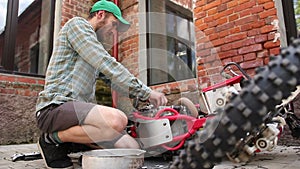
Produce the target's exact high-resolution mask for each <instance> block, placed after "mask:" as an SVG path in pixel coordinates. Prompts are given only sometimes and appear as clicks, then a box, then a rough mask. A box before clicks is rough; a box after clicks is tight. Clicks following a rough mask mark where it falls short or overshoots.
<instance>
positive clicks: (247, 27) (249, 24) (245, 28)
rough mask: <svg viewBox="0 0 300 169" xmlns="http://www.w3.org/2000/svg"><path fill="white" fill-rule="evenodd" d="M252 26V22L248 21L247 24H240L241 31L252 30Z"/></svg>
mask: <svg viewBox="0 0 300 169" xmlns="http://www.w3.org/2000/svg"><path fill="white" fill-rule="evenodd" d="M252 28H253V24H252V23H248V24H245V25H242V26H241V32H247V31H249V30H252Z"/></svg>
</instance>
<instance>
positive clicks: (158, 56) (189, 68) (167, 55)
mask: <svg viewBox="0 0 300 169" xmlns="http://www.w3.org/2000/svg"><path fill="white" fill-rule="evenodd" d="M150 1H151V2H150ZM147 25H148V26H147V29H148V30H147V32H148V35H147V50H148V61H147V63H148V65H147V67H148V72H147V74H148V85H155V84H161V83H167V82H174V81H180V80H185V79H190V78H195V77H196V68H195V65H196V63H195V52H194V27H193V19H192V12H191V11H190V10H187V9H185V8H183V7H181V6H178V5H175V4H174V3H172V2H170V1H161V0H148V3H147Z"/></svg>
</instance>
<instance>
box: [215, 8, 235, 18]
mask: <svg viewBox="0 0 300 169" xmlns="http://www.w3.org/2000/svg"><path fill="white" fill-rule="evenodd" d="M231 14H233V9H228V10H225V11H223V12H220V13H217V14H216V15H214V19H219V18H222V17H227V16H229V15H231Z"/></svg>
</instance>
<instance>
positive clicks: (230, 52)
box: [219, 50, 238, 59]
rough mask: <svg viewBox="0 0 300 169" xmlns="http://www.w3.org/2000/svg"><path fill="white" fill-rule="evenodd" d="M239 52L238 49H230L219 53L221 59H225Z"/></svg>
mask: <svg viewBox="0 0 300 169" xmlns="http://www.w3.org/2000/svg"><path fill="white" fill-rule="evenodd" d="M237 54H238V51H237V50H230V51H226V52H220V53H219V57H220V58H221V59H225V58H228V57H232V56H235V55H237Z"/></svg>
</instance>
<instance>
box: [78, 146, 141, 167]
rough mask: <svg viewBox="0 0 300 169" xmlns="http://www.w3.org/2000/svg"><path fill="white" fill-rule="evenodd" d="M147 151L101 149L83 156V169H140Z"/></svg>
mask: <svg viewBox="0 0 300 169" xmlns="http://www.w3.org/2000/svg"><path fill="white" fill-rule="evenodd" d="M145 152H146V151H144V150H140V149H99V150H92V151H87V152H85V153H84V154H83V156H82V169H138V168H142V166H143V164H144V154H145Z"/></svg>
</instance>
